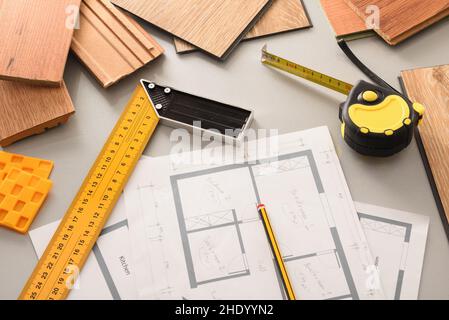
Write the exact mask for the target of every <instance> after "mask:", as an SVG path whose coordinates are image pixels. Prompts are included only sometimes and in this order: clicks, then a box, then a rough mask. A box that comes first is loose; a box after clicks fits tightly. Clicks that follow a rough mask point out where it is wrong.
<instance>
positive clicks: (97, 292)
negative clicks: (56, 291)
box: [30, 200, 138, 300]
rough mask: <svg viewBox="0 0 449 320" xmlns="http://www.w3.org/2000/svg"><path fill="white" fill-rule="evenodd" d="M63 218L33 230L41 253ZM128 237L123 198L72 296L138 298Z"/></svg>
mask: <svg viewBox="0 0 449 320" xmlns="http://www.w3.org/2000/svg"><path fill="white" fill-rule="evenodd" d="M58 225H59V221H55V222H53V223H50V224H47V225H45V226H43V227H40V228H37V229H34V230H32V231H30V236H31V240H32V242H33V245H34V248H35V250H36V253H37V255H38V256H41V255H42V254H43V252H44V250H45V248H46V245H47V243H48V242H49V241H50V238H51V237H52V235H53V234H54V232H55V231H56V229H57V227H58ZM132 263H133V262H132V255H131V250H130V244H129V237H128V221H127V219H126V213H125V210H124V203H123V201H122V200H120V201H119V202H118V204H117V206H116V208H115V209H114V211H113V213H112V214H111V217H110V219H109V221H108V224H107V225H106V226H105V228H104V229H103V230H102V232H101V235H100V237H99V238H98V240H97V242H96V244H95V245H94V247H93V251H92V254H91V255H89V257H88V259H87V261H86V264H85V265H84V268H83V269H82V270H81V273H80V275H79V280H78V282H77V285H75V287H74V289H73V290H72V291H71V292H70V294H69V296H68V299H70V300H78V299H84V300H90V299H96V300H98V299H99V300H128V299H137V297H138V296H137V290H136V286H135V280H134V270H133V267H132Z"/></svg>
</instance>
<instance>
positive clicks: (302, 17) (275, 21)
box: [174, 0, 312, 53]
mask: <svg viewBox="0 0 449 320" xmlns="http://www.w3.org/2000/svg"><path fill="white" fill-rule="evenodd" d="M311 26H312V24H311V23H310V20H309V17H308V15H307V12H306V9H305V7H304V4H303V3H302V1H301V0H274V1H273V4H272V5H271V7H270V8H269V9H268V11H267V12H266V13H265V14H264V15H263V16H262V18H260V20H259V21H258V22H257V23H256V25H255V26H254V27H253V28H252V29H251V30H250V31H249V32H248V33H247V35H246V36H245V38H244V40H251V39H256V38H260V37H265V36H268V35H273V34H278V33H283V32H287V31H293V30H299V29H303V28H308V27H311ZM174 42H175V48H176V52H177V53H188V52H193V51H196V50H197V49H196V48H195V47H194V46H192V45H191V44H189V43H188V42H185V41H183V40H181V39H178V38H174Z"/></svg>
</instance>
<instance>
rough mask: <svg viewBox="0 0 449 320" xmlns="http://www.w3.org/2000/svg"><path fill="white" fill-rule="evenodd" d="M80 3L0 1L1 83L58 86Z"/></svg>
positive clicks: (77, 0)
mask: <svg viewBox="0 0 449 320" xmlns="http://www.w3.org/2000/svg"><path fill="white" fill-rule="evenodd" d="M80 1H81V0H58V1H55V0H51V1H49V0H0V30H1V32H0V48H1V50H0V79H6V80H20V81H27V82H33V83H40V84H46V85H53V86H60V85H61V83H62V77H63V73H64V68H65V63H66V60H67V55H68V52H69V48H70V43H71V41H72V35H73V26H72V27H71V25H70V21H71V20H70V19H73V16H72V17H71V16H70V14H72V13H73V10H71V9H72V8H75V7H70V6H76V7H79V4H80ZM66 10H67V11H66Z"/></svg>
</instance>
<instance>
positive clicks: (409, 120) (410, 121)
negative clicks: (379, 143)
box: [404, 118, 412, 126]
mask: <svg viewBox="0 0 449 320" xmlns="http://www.w3.org/2000/svg"><path fill="white" fill-rule="evenodd" d="M404 124H405V125H406V126H409V125H411V124H412V120H411V119H410V118H408V119H405V120H404Z"/></svg>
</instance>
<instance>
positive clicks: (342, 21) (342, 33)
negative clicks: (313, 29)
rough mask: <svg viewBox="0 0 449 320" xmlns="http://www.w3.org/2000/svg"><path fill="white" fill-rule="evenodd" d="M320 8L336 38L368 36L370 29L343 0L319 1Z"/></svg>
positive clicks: (370, 32)
mask: <svg viewBox="0 0 449 320" xmlns="http://www.w3.org/2000/svg"><path fill="white" fill-rule="evenodd" d="M321 7H322V8H323V11H324V13H325V14H326V16H327V19H328V20H329V24H330V25H331V27H332V29H333V30H334V32H335V36H336V37H337V38H345V39H347V38H358V37H364V36H369V35H371V34H372V29H369V28H367V26H366V23H365V22H364V21H363V20H362V19H361V18H360V17H359V16H358V15H357V14H356V13H355V12H354V11H353V10H352V9H351V8H350V7H349V6H348V5H347V4H346V3H345V1H344V0H321Z"/></svg>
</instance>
